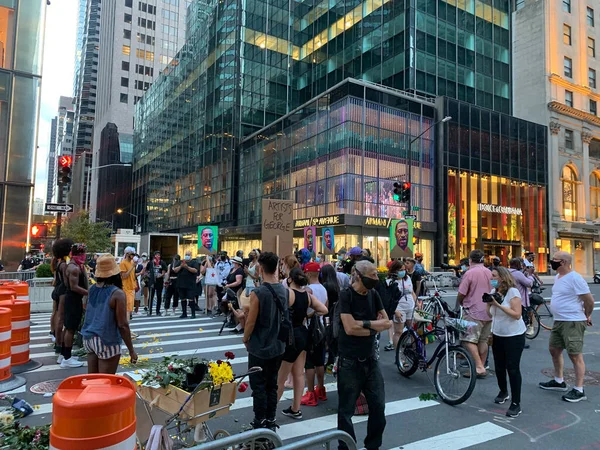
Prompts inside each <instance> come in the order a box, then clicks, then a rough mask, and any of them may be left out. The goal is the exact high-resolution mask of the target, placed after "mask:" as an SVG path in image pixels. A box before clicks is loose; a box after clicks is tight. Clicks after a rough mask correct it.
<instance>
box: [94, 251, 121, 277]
mask: <svg viewBox="0 0 600 450" xmlns="http://www.w3.org/2000/svg"><path fill="white" fill-rule="evenodd" d="M119 273H121V269H119V266H117V262H116V261H115V257H114V256H113V255H110V254H108V253H107V254H104V255H100V256H99V257H98V259H97V260H96V278H110V277H112V276H113V275H117V274H119Z"/></svg>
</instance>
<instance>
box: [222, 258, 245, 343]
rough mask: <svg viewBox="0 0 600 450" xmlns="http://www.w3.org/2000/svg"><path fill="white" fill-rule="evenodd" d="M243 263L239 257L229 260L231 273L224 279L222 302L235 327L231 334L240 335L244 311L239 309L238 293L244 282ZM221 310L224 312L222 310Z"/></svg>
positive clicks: (242, 327)
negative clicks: (229, 312)
mask: <svg viewBox="0 0 600 450" xmlns="http://www.w3.org/2000/svg"><path fill="white" fill-rule="evenodd" d="M243 263H244V261H243V260H242V258H240V257H239V256H234V257H233V258H231V265H232V267H231V271H230V272H229V275H227V278H226V279H225V284H224V285H223V289H224V290H225V297H224V298H223V302H225V304H226V305H227V308H228V310H229V311H231V312H232V313H233V319H234V322H235V323H234V322H232V323H231V324H232V325H233V326H234V327H235V328H234V329H233V330H231V332H232V333H241V332H243V331H244V321H245V320H244V319H245V316H244V311H243V310H242V308H240V302H239V301H238V294H239V291H240V290H241V289H242V288H243V281H244V267H243ZM223 310H225V309H224V308H223Z"/></svg>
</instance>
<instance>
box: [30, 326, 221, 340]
mask: <svg viewBox="0 0 600 450" xmlns="http://www.w3.org/2000/svg"><path fill="white" fill-rule="evenodd" d="M221 325H223V322H192V323H190V322H186V323H184V324H181V325H165V326H162V327H144V328H138V326H137V325H131V326H130V328H131V330H132V331H134V332H136V333H137V332H139V331H155V330H176V329H179V328H194V327H199V328H204V327H208V326H211V327H213V326H214V327H220V326H221ZM224 330H229V328H225V329H224ZM34 333H35V334H43V335H44V336H42V337H43V338H46V339H50V336H48V330H42V331H40V330H37V331H32V332H31V334H34ZM32 339H33V338H32Z"/></svg>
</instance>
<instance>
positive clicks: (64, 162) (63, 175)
mask: <svg viewBox="0 0 600 450" xmlns="http://www.w3.org/2000/svg"><path fill="white" fill-rule="evenodd" d="M72 164H73V158H71V157H70V156H68V155H63V156H61V157H60V158H58V175H57V179H58V185H59V186H63V185H65V184H69V183H70V182H71V165H72Z"/></svg>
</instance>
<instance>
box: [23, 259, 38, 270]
mask: <svg viewBox="0 0 600 450" xmlns="http://www.w3.org/2000/svg"><path fill="white" fill-rule="evenodd" d="M33 266H35V261H34V260H33V259H24V260H23V261H21V270H29V269H33Z"/></svg>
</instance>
